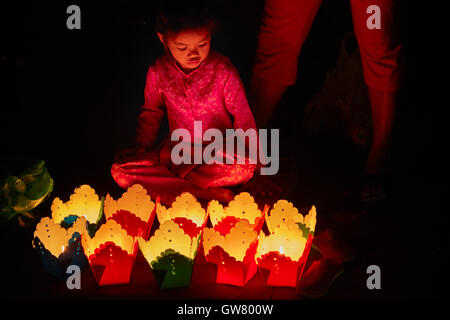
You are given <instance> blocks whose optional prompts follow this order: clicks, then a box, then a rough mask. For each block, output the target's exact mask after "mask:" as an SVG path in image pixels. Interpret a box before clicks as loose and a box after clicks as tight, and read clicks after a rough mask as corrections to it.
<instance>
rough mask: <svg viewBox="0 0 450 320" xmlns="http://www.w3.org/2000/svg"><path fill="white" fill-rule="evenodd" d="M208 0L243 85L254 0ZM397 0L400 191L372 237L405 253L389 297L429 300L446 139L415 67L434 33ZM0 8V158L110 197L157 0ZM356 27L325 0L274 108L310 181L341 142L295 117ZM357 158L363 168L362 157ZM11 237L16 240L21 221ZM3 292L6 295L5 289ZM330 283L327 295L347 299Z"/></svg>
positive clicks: (154, 53) (435, 276) (251, 48)
mask: <svg viewBox="0 0 450 320" xmlns="http://www.w3.org/2000/svg"><path fill="white" fill-rule="evenodd" d="M216 2H217V6H218V7H219V8H220V10H219V12H220V13H221V25H220V27H219V29H218V31H217V33H216V34H215V35H214V38H213V43H212V47H213V49H215V50H217V51H218V52H220V53H222V54H224V55H225V56H228V57H229V58H230V59H231V61H232V62H233V64H234V65H235V66H236V67H237V68H238V70H239V71H240V73H241V77H242V80H243V82H244V84H245V85H246V86H247V87H248V82H249V77H250V71H251V65H252V61H253V57H254V52H255V47H256V36H257V30H258V23H259V18H260V14H261V9H262V1H259V0H245V1H242V0H241V1H237V0H230V1H216ZM403 2H404V7H403V9H402V11H401V15H400V16H399V28H400V31H401V35H402V39H403V42H404V48H405V61H404V62H405V66H406V69H405V70H406V75H405V79H404V82H403V89H402V92H401V100H400V104H399V108H398V110H397V118H396V124H395V128H394V136H393V141H394V150H395V152H394V153H395V161H394V169H395V179H396V180H395V181H396V184H395V187H394V188H393V189H394V197H395V199H396V200H395V202H394V204H393V205H392V206H391V207H390V210H388V213H384V214H380V215H379V216H375V217H374V216H371V219H372V221H376V222H377V223H376V225H377V226H378V227H379V229H375V230H373V234H375V235H380V234H383V233H384V232H386V229H389V232H388V233H389V234H391V235H392V237H391V238H389V239H390V240H389V241H391V242H389V241H387V240H386V241H385V244H386V242H387V247H389V248H388V249H386V251H389V254H386V255H385V257H391V258H389V259H392V257H394V259H395V257H397V256H402V259H401V260H400V258H399V260H398V262H397V261H391V263H392V264H396V265H397V268H398V270H397V269H396V271H395V272H397V273H392V275H391V279H396V278H398V277H400V278H401V279H402V282H401V283H400V282H399V283H398V284H397V285H396V287H395V286H394V287H395V288H393V289H392V291H390V293H389V294H387V295H386V296H385V297H436V296H441V291H440V290H442V289H443V288H444V285H443V284H442V282H441V281H440V278H439V276H440V274H441V272H442V270H444V264H443V261H445V260H446V257H447V255H448V253H447V252H448V251H447V248H448V247H447V245H445V244H444V243H446V241H444V239H445V234H446V232H445V230H444V224H443V223H442V220H441V219H442V217H443V216H444V214H443V211H442V210H443V209H441V208H442V207H441V205H442V204H443V199H444V194H446V193H445V186H446V185H447V183H446V182H445V180H444V178H443V174H442V173H443V171H442V168H443V167H444V165H443V164H445V161H444V160H443V157H442V156H441V152H442V151H443V150H445V149H446V145H447V144H446V142H445V138H444V135H443V131H444V128H445V126H443V125H441V124H440V123H441V122H440V121H441V120H442V116H443V113H442V112H441V113H440V111H439V110H440V109H442V108H443V105H442V102H440V101H435V99H436V96H435V95H434V94H431V95H430V96H428V95H426V99H423V95H422V94H423V93H424V91H426V90H428V87H429V86H432V90H433V92H436V91H440V90H441V89H440V87H439V82H438V80H437V79H435V78H432V77H430V76H426V77H420V78H419V76H418V74H419V71H420V70H419V69H420V68H419V66H418V65H419V62H421V61H423V60H424V59H425V58H424V56H422V55H421V52H422V51H420V50H419V49H423V48H424V47H425V48H428V45H429V43H430V42H431V41H432V40H431V39H430V38H429V37H428V33H427V31H425V30H424V29H423V28H422V25H421V24H418V23H416V22H417V20H414V19H413V18H412V9H413V8H412V5H411V4H408V3H407V1H403ZM71 4H77V5H79V6H80V8H81V30H68V29H67V28H66V19H67V17H68V14H66V8H67V7H68V6H69V5H71ZM2 6H3V8H2V10H1V11H2V33H3V34H4V35H3V36H2V46H1V66H2V71H1V74H2V78H3V85H2V87H3V94H2V100H1V108H0V137H1V140H0V150H1V156H2V159H3V160H4V159H17V162H15V163H16V165H17V166H19V163H21V161H22V162H23V161H24V162H27V161H31V160H33V159H44V160H46V163H47V167H48V169H49V171H50V173H51V175H52V177H53V178H54V180H55V189H54V192H53V195H58V196H59V195H67V196H68V194H70V193H71V192H72V191H73V189H74V188H75V186H77V185H81V184H90V185H91V186H93V187H95V188H96V190H97V191H98V193H99V194H104V193H107V192H110V193H113V194H118V193H119V192H120V189H119V188H118V187H117V186H116V185H115V184H114V181H113V180H112V178H111V176H110V171H109V170H110V166H111V164H112V161H113V157H114V154H115V153H116V152H117V151H118V150H120V149H122V148H124V147H127V146H130V145H131V144H132V143H133V139H134V132H135V131H134V130H135V126H136V123H137V122H136V119H137V115H138V114H139V107H140V105H141V104H142V103H143V102H144V101H143V99H144V96H143V90H144V85H145V76H146V73H147V70H148V67H149V65H150V64H151V63H152V61H154V60H155V59H156V58H157V57H158V56H159V55H160V54H161V53H162V50H163V49H162V46H161V45H160V43H159V41H158V39H157V37H156V35H155V32H154V24H155V8H156V1H114V2H111V1H75V2H72V1H71V2H69V1H52V2H44V3H43V2H34V1H33V2H30V3H26V2H25V3H15V4H9V5H3V4H2ZM419 9H421V8H419ZM352 28H353V27H352V21H351V13H350V6H349V1H348V0H324V1H323V4H322V6H321V9H320V11H319V13H318V15H317V17H316V20H315V22H314V24H313V27H312V30H311V32H310V34H309V36H308V38H307V41H306V42H305V44H304V46H303V49H302V52H301V56H300V60H299V78H298V81H297V84H296V85H295V86H294V87H292V88H291V89H289V92H288V94H287V96H288V99H290V100H289V101H290V103H286V104H285V105H288V107H285V108H282V109H281V108H280V109H279V110H277V117H276V120H275V122H272V124H271V125H272V126H273V127H276V128H280V129H281V130H280V132H281V140H282V149H281V153H282V155H283V156H285V157H288V158H293V159H294V162H295V161H297V160H298V158H300V157H299V153H298V151H297V150H296V145H297V144H299V145H300V144H307V145H309V146H310V149H307V150H310V151H311V150H312V151H314V152H316V153H317V154H318V155H320V156H317V157H318V158H319V157H320V164H319V165H316V161H315V160H314V159H316V158H314V159H313V160H311V161H310V163H309V165H311V163H313V164H314V165H316V167H317V166H318V169H317V170H316V171H314V170H311V171H308V172H310V175H311V176H312V177H311V180H315V181H317V180H320V179H323V181H322V184H326V183H328V180H326V178H324V176H326V175H327V172H328V171H332V169H333V168H336V167H337V166H339V165H337V164H336V163H339V161H341V162H345V161H346V160H345V158H342V159H341V158H339V157H338V158H336V154H341V153H342V152H345V150H346V149H345V148H344V147H342V144H341V143H342V142H341V141H338V142H336V141H323V140H317V141H316V140H314V138H309V140H308V139H306V140H305V138H304V136H303V135H302V134H301V126H300V125H295V123H296V122H297V121H295V122H293V121H292V119H298V124H300V123H301V121H302V118H303V116H304V107H305V105H306V103H307V102H308V101H310V99H311V98H312V97H314V95H315V94H316V93H317V92H319V90H320V88H321V87H322V85H323V82H324V80H325V76H326V72H327V71H328V70H331V69H333V67H334V66H335V64H336V59H337V55H338V52H339V48H340V43H341V41H342V39H343V37H344V35H345V34H346V33H348V32H351V31H352ZM428 62H430V61H429V60H428V58H427V63H428ZM429 68H433V67H431V66H430V65H429ZM429 68H426V69H427V70H428V69H429ZM441 85H442V83H441ZM293 123H294V125H293ZM300 138H302V139H303V140H302V141H301V142H299V139H300ZM283 146H288V147H283ZM342 148H344V149H342ZM342 150H344V151H342ZM323 155H325V156H323ZM301 157H304V155H301ZM311 157H312V156H311ZM359 157H361V155H360V154H359ZM339 159H340V160H339ZM358 159H359V160H356V161H359V162H358V165H360V166H362V162H361V161H362V160H361V159H363V157H361V158H358ZM317 163H319V162H317ZM298 164H299V165H300V164H301V162H300V161H298ZM307 168H308V170H309V167H307ZM305 170H306V169H305ZM8 173H10V174H17V172H8ZM316 174H317V175H316ZM312 188H316V189H315V191H314V190H313V191H311V190H310V189H312ZM320 188H321V187H320V186H316V187H314V186H311V188H309V189H308V190H306V191H305V192H306V193H305V194H307V195H308V197H309V198H308V197H306V196H305V198H304V199H302V200H298V199H297V200H298V201H300V202H301V203H302V205H307V204H310V203H316V202H318V203H324V202H326V200H327V199H328V198H327V197H328V195H326V194H324V193H326V192H327V191H322V192H321V191H320ZM324 190H328V189H326V188H325V189H324ZM308 192H310V193H308ZM314 194H317V195H316V196H315V198H312V195H314ZM305 199H306V200H305ZM302 201H303V202H302ZM323 206H324V208H325V207H326V205H325V204H324V205H323ZM47 207H48V206H47ZM47 209H48V208H47ZM447 211H448V210H447ZM361 232H364V230H363V231H361ZM28 233H30V231H28ZM11 234H12V236H13V237H21V235H20V234H21V230H20V229H18V231H15V232H14V233H11ZM3 236H4V238H3V240H2V245H3V246H4V248H5V249H6V252H9V253H10V254H11V253H12V252H13V251H14V250H13V249H7V247H8V246H6V245H5V243H4V242H5V241H6V236H5V235H3ZM394 240H395V241H396V242H393V241H394ZM28 241H29V243H30V244H31V240H29V239H26V240H23V241H22V240H20V243H22V244H23V243H28ZM374 241H375V240H374ZM17 246H18V248H21V247H20V245H17ZM19 250H20V249H19ZM383 250H384V249H383ZM383 250H382V251H383ZM2 251H3V250H2ZM16 254H17V253H16ZM391 254H392V255H391ZM4 259H6V260H4ZM23 259H25V260H22V262H23V263H26V258H23ZM13 260H14V259H9V258H7V257H5V256H3V257H2V263H3V261H8V262H7V265H6V266H5V265H3V266H2V267H4V268H5V270H9V269H10V268H14V266H16V265H17V263H16V262H14V261H13ZM359 272H361V271H359ZM398 272H400V273H398ZM17 278H21V277H20V276H18V275H17V274H16V276H15V277H14V276H13V277H12V278H11V279H17ZM14 281H15V280H10V281H9V282H6V284H5V285H6V287H5V289H6V288H7V290H12V292H14V294H13V296H14V295H15V296H21V295H22V294H25V295H27V293H26V289H25V287H24V289H23V290H25V292H23V291H22V290H21V289H20V286H17V285H16V284H15V283H14ZM13 287H14V289H11V288H13ZM344 287H345V286H344ZM338 288H339V286H338ZM7 290H4V291H3V290H2V291H3V292H2V295H5V296H8V294H7ZM337 290H338V291H335V292H334V296H333V295H332V297H339V296H346V295H345V294H340V291H339V289H337ZM28 294H29V293H28ZM358 294H359V293H358V292H356V293H354V294H353V295H352V294H349V295H347V296H348V297H350V298H357V297H358ZM378 297H383V295H382V294H380V295H378Z"/></svg>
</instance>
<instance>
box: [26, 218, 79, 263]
mask: <svg viewBox="0 0 450 320" xmlns="http://www.w3.org/2000/svg"><path fill="white" fill-rule="evenodd" d="M85 232H86V219H85V218H84V217H79V218H78V219H77V220H76V221H75V222H74V223H73V225H72V227H70V228H69V229H65V228H63V227H61V226H60V225H59V224H58V223H55V221H54V220H53V219H51V218H49V217H44V218H42V219H41V220H40V221H39V223H38V224H37V225H36V230H35V231H34V236H33V237H34V238H39V240H40V241H41V242H42V244H43V245H44V247H45V249H47V250H48V251H49V252H50V253H51V254H52V255H53V256H55V257H56V258H57V257H59V255H60V254H62V253H63V252H64V251H65V249H66V248H67V247H68V244H69V240H71V239H72V237H73V235H74V234H75V233H78V235H79V236H81V235H82V234H83V233H85ZM72 240H76V237H75V238H74V239H72ZM33 247H35V243H34V241H33Z"/></svg>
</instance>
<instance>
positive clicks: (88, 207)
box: [51, 184, 102, 223]
mask: <svg viewBox="0 0 450 320" xmlns="http://www.w3.org/2000/svg"><path fill="white" fill-rule="evenodd" d="M51 210H52V218H53V220H54V221H55V222H56V223H61V222H62V221H63V220H64V219H65V218H67V217H69V216H78V217H81V216H84V217H85V218H86V220H87V221H88V222H89V223H97V221H98V219H99V218H100V217H101V214H102V200H101V199H100V198H99V196H98V195H97V194H96V193H95V190H94V189H93V188H91V187H90V186H89V185H86V184H85V185H82V186H80V187H78V188H75V190H74V193H73V194H72V195H71V196H70V199H69V201H67V202H63V201H62V200H61V199H60V198H58V197H56V198H55V199H54V200H53V202H52V205H51Z"/></svg>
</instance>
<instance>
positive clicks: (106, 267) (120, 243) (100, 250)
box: [81, 219, 138, 286]
mask: <svg viewBox="0 0 450 320" xmlns="http://www.w3.org/2000/svg"><path fill="white" fill-rule="evenodd" d="M81 243H82V245H83V249H84V253H85V255H86V257H87V258H88V260H89V264H90V266H91V270H92V273H93V274H94V277H95V279H96V280H97V283H98V284H99V285H101V286H103V285H112V284H125V283H129V282H130V277H131V271H132V269H133V266H134V261H135V257H136V253H137V249H138V245H137V244H138V243H137V238H133V237H132V236H130V235H129V234H128V233H127V231H126V230H125V229H123V228H122V227H121V225H120V224H119V223H117V222H116V221H115V220H113V219H109V220H107V221H106V223H105V224H103V225H102V226H101V227H100V228H99V229H98V230H97V232H96V233H95V235H94V236H93V237H90V236H89V235H88V234H87V233H84V234H83V235H82V237H81Z"/></svg>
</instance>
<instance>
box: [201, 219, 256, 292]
mask: <svg viewBox="0 0 450 320" xmlns="http://www.w3.org/2000/svg"><path fill="white" fill-rule="evenodd" d="M221 231H222V230H221ZM257 238H258V234H257V232H256V231H255V230H254V226H252V225H251V224H250V223H249V222H248V221H247V220H245V219H242V220H239V221H238V222H237V223H236V224H234V226H233V227H231V229H229V231H228V232H227V233H226V234H222V233H221V232H219V231H218V230H216V229H215V228H205V229H203V248H204V253H205V258H206V260H207V261H208V262H211V263H214V264H216V265H217V277H216V282H217V283H224V284H231V285H236V286H244V285H245V284H246V283H247V282H248V281H249V280H250V279H251V278H252V277H253V276H254V274H255V273H256V269H257V268H256V263H255V252H256V246H257Z"/></svg>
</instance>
